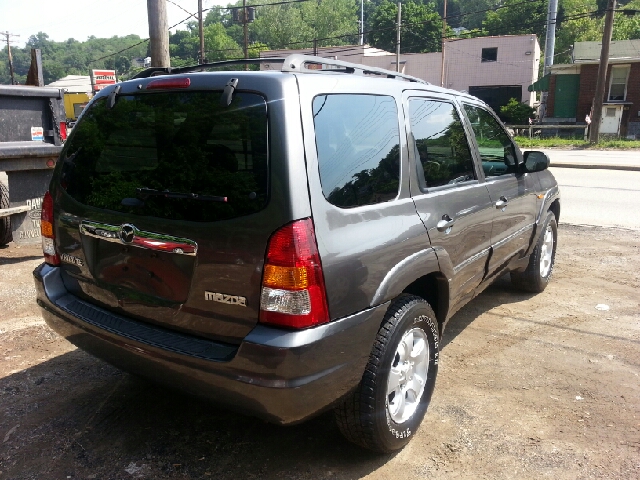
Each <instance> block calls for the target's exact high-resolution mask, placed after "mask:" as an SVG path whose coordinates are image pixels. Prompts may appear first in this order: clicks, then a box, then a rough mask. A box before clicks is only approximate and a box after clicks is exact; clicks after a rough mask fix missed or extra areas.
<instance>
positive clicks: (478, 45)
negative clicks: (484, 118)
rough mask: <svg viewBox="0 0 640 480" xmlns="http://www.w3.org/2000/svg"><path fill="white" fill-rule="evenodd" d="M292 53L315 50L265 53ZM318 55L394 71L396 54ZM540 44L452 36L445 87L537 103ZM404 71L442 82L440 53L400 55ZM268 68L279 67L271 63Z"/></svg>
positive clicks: (354, 48) (363, 48) (363, 49)
mask: <svg viewBox="0 0 640 480" xmlns="http://www.w3.org/2000/svg"><path fill="white" fill-rule="evenodd" d="M292 53H303V54H307V55H313V53H314V52H313V49H303V50H270V51H266V52H262V54H261V56H262V57H284V56H287V55H289V54H292ZM317 55H318V56H320V57H327V58H333V59H336V60H343V61H346V62H352V63H361V64H363V65H368V66H370V67H379V68H386V69H389V70H395V69H396V56H395V54H394V53H390V52H386V51H384V50H379V49H377V48H373V47H370V46H368V45H348V46H340V47H323V48H318V50H317ZM539 66H540V46H539V45H538V39H537V37H536V35H533V34H531V35H508V36H501V37H479V38H466V39H462V38H460V39H451V40H449V41H447V42H446V44H445V61H444V86H445V87H447V88H452V89H454V90H459V91H466V92H469V93H470V94H472V95H475V96H477V97H479V98H481V99H483V100H484V101H485V102H487V103H488V104H489V105H491V106H492V107H493V108H494V109H496V108H497V107H499V106H500V105H504V104H505V103H507V101H508V100H509V99H510V98H518V99H519V100H520V101H521V102H523V103H526V104H528V105H531V106H533V103H534V101H535V99H536V96H535V92H529V91H527V87H528V86H529V85H531V84H532V83H533V82H535V81H536V80H537V79H538V68H539ZM400 67H401V71H402V72H403V73H406V74H407V75H413V76H414V77H418V78H421V79H423V80H426V81H428V82H430V83H432V84H434V85H440V84H441V76H442V53H441V52H434V53H407V54H402V55H400ZM262 68H264V69H278V68H279V66H278V65H277V64H273V65H271V64H269V65H268V66H264V65H263V67H262Z"/></svg>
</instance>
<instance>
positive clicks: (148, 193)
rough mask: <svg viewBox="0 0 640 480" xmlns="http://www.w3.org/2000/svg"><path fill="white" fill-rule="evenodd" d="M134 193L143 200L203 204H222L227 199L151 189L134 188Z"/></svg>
mask: <svg viewBox="0 0 640 480" xmlns="http://www.w3.org/2000/svg"><path fill="white" fill-rule="evenodd" d="M136 193H137V194H138V196H139V197H140V198H142V199H143V200H144V199H145V198H148V197H165V198H183V199H187V200H201V201H203V202H223V203H226V202H227V201H228V200H227V197H217V196H215V195H200V194H198V193H180V192H170V191H169V190H154V189H152V188H136Z"/></svg>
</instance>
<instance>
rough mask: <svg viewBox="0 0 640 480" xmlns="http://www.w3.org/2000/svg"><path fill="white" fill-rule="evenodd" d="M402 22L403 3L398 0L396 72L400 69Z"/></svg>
mask: <svg viewBox="0 0 640 480" xmlns="http://www.w3.org/2000/svg"><path fill="white" fill-rule="evenodd" d="M400 22H402V3H400V2H398V26H397V29H396V72H399V71H400Z"/></svg>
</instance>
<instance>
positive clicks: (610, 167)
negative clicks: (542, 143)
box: [549, 162, 640, 172]
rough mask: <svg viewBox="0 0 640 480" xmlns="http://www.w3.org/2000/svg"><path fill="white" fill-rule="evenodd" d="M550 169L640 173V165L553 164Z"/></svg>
mask: <svg viewBox="0 0 640 480" xmlns="http://www.w3.org/2000/svg"><path fill="white" fill-rule="evenodd" d="M549 168H586V169H599V170H629V171H634V172H640V165H602V164H599V165H593V164H589V165H587V164H578V163H553V162H551V164H550V165H549Z"/></svg>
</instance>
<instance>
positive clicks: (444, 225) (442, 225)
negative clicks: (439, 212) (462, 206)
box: [436, 213, 456, 233]
mask: <svg viewBox="0 0 640 480" xmlns="http://www.w3.org/2000/svg"><path fill="white" fill-rule="evenodd" d="M454 223H456V221H455V220H453V219H452V218H451V217H450V216H449V215H447V214H446V213H445V214H444V215H443V216H442V220H440V221H439V222H438V224H437V225H436V228H437V229H438V231H439V232H444V233H449V232H450V231H451V227H453V224H454Z"/></svg>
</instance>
